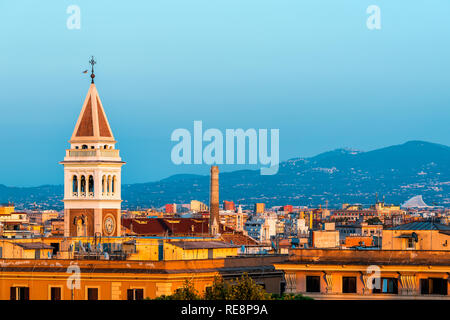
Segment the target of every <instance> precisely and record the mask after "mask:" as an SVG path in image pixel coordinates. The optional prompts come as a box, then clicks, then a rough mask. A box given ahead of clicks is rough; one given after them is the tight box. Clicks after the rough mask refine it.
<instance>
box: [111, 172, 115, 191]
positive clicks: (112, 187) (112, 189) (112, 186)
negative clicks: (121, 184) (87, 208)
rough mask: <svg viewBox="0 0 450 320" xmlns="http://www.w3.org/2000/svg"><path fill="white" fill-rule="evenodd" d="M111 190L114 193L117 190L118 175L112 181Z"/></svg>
mask: <svg viewBox="0 0 450 320" xmlns="http://www.w3.org/2000/svg"><path fill="white" fill-rule="evenodd" d="M111 192H112V193H114V192H116V176H113V177H112V182H111Z"/></svg>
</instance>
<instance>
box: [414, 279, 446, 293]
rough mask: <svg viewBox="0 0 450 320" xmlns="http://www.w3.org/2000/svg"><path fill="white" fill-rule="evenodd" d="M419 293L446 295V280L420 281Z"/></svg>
mask: <svg viewBox="0 0 450 320" xmlns="http://www.w3.org/2000/svg"><path fill="white" fill-rule="evenodd" d="M420 293H421V294H440V295H447V280H446V279H442V278H428V279H420Z"/></svg>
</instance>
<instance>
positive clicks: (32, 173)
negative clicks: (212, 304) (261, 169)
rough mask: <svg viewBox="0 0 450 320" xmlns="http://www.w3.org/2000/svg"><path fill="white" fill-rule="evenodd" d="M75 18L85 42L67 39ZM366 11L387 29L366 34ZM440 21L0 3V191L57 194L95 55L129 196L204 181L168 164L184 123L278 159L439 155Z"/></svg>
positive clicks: (242, 5)
mask: <svg viewBox="0 0 450 320" xmlns="http://www.w3.org/2000/svg"><path fill="white" fill-rule="evenodd" d="M72 4H75V5H78V6H79V7H80V9H81V29H80V30H69V29H68V28H67V27H66V20H67V18H68V17H69V14H67V13H66V10H67V7H68V6H69V5H72ZM372 4H375V5H378V6H379V7H380V9H381V30H369V29H368V28H367V27H366V20H367V17H368V14H367V13H366V8H367V7H368V6H369V5H372ZM449 12H450V2H449V1H447V0H441V1H439V0H430V1H427V2H422V1H407V0H398V1H381V0H371V1H365V0H341V1H336V0H305V1H298V0H291V1H286V0H245V1H242V0H239V1H238V0H227V1H223V0H152V1H114V2H112V1H99V0H96V1H84V0H83V1H81V0H71V1H60V0H58V1H56V0H55V1H42V2H39V5H36V2H35V1H12V0H7V1H2V2H1V3H0V28H1V30H2V41H0V66H1V72H0V88H1V89H0V98H1V104H0V108H1V115H0V146H1V150H2V152H1V154H0V184H6V185H11V186H32V185H41V184H61V183H62V181H63V168H62V166H61V165H59V164H58V161H61V160H62V159H63V157H64V154H65V151H64V150H65V149H66V148H67V147H68V143H67V141H68V140H69V138H70V135H71V133H72V130H73V128H74V125H75V121H76V119H77V117H78V114H79V112H80V109H81V106H82V102H83V99H84V97H85V95H86V93H87V90H88V87H89V78H88V76H86V75H83V74H82V73H81V72H82V71H83V70H85V69H87V68H88V60H89V57H90V55H95V57H96V59H97V61H98V63H97V65H96V85H97V89H98V91H99V93H100V96H101V99H102V102H103V105H104V107H105V110H106V113H107V116H108V119H109V122H110V124H111V126H112V130H113V133H114V135H115V137H116V139H117V140H118V141H119V143H118V144H117V147H118V148H120V149H121V154H122V157H123V159H124V160H125V161H127V165H126V166H125V167H124V169H123V182H124V183H134V182H146V181H153V180H158V179H161V178H164V177H167V176H169V175H171V174H175V173H202V174H207V173H208V168H207V167H206V166H195V165H191V166H175V165H174V164H172V162H171V159H170V151H171V148H172V147H173V146H174V144H175V143H173V142H171V141H170V135H171V133H172V131H173V130H175V129H177V128H187V129H190V130H192V127H193V121H194V120H202V121H203V126H204V127H205V128H218V129H221V130H225V129H226V128H244V129H246V128H268V129H270V128H278V129H280V159H281V160H286V159H289V158H292V157H296V156H312V155H315V154H317V153H320V152H324V151H327V150H330V149H335V148H339V147H354V148H357V149H362V150H371V149H375V148H379V147H383V146H387V145H392V144H399V143H403V142H405V141H408V140H427V141H431V142H436V143H442V144H447V145H449V144H450V130H448V120H449V119H450V108H449V104H450V90H449V89H450V58H449V57H450V43H449V41H448V39H450V22H449V20H448V13H449ZM224 169H225V170H231V169H236V168H235V167H231V168H224Z"/></svg>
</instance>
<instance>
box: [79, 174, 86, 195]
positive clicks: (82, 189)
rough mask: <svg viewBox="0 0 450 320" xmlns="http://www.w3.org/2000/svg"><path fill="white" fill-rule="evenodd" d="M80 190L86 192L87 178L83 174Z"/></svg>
mask: <svg viewBox="0 0 450 320" xmlns="http://www.w3.org/2000/svg"><path fill="white" fill-rule="evenodd" d="M80 191H81V194H83V193H85V192H86V178H85V177H84V176H81V183H80Z"/></svg>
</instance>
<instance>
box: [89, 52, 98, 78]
mask: <svg viewBox="0 0 450 320" xmlns="http://www.w3.org/2000/svg"><path fill="white" fill-rule="evenodd" d="M96 63H97V61H95V60H94V56H91V60H89V64H90V65H91V66H92V70H91V78H92V82H91V83H94V78H95V74H94V64H96Z"/></svg>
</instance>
